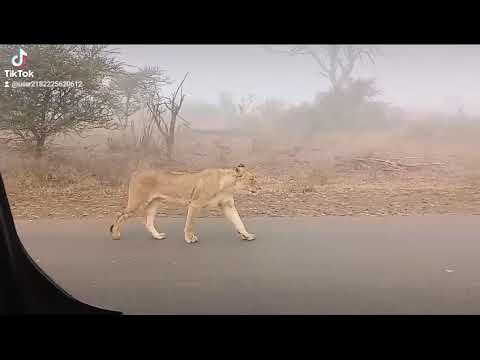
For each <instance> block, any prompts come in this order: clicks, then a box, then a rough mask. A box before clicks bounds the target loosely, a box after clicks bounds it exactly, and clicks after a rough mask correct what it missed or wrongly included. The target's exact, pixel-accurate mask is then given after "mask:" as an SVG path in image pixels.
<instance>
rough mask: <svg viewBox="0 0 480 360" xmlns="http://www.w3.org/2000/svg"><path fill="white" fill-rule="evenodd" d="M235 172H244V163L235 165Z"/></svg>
mask: <svg viewBox="0 0 480 360" xmlns="http://www.w3.org/2000/svg"><path fill="white" fill-rule="evenodd" d="M235 172H236V173H237V175H242V174H243V173H244V172H245V165H243V164H239V165H237V167H236V168H235Z"/></svg>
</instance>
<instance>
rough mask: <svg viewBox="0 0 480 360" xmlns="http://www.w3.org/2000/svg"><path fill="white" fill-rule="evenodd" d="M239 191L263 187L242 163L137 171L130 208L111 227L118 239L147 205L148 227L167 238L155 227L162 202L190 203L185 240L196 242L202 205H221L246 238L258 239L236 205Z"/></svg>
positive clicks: (130, 188) (157, 236)
mask: <svg viewBox="0 0 480 360" xmlns="http://www.w3.org/2000/svg"><path fill="white" fill-rule="evenodd" d="M235 190H240V191H245V190H248V192H249V193H251V194H256V193H257V191H258V190H259V187H258V185H257V182H256V176H255V175H254V174H253V173H251V172H250V171H248V170H247V169H246V167H245V165H243V164H240V165H238V166H237V167H235V168H233V169H205V170H203V171H200V172H197V173H182V172H169V171H164V170H142V171H138V172H136V173H134V174H133V175H132V177H131V179H130V184H129V189H128V205H127V208H126V209H125V210H124V211H123V212H122V213H121V214H120V215H119V216H118V217H117V219H116V221H115V222H114V224H113V225H112V226H111V227H110V232H111V234H112V238H113V239H114V240H118V239H120V227H121V225H122V224H123V223H125V221H126V220H127V219H128V218H130V217H132V216H133V215H134V214H135V213H136V212H137V211H138V210H139V209H140V208H142V207H144V208H145V214H146V219H145V226H146V228H147V229H148V231H150V233H151V234H152V236H153V237H154V238H155V239H159V240H161V239H164V238H165V237H166V234H165V233H159V232H158V231H157V230H156V229H155V226H154V219H155V214H156V211H157V207H158V205H159V203H160V201H168V202H175V203H180V204H182V205H185V206H187V209H188V210H187V219H186V222H185V229H184V232H185V241H186V242H187V243H194V242H197V241H198V237H197V236H196V235H195V233H194V232H193V218H194V216H195V212H196V211H197V210H198V209H200V208H206V207H213V206H219V207H220V208H221V209H222V210H223V213H224V214H225V216H226V218H227V219H229V220H230V221H231V222H232V223H233V225H234V226H235V229H236V230H237V232H238V233H239V234H240V235H241V237H242V239H244V240H254V239H255V235H254V234H251V233H249V232H248V231H247V230H246V229H245V226H244V225H243V222H242V220H241V219H240V216H239V215H238V212H237V209H236V208H235V204H234V200H233V194H234V192H235Z"/></svg>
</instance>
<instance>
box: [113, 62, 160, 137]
mask: <svg viewBox="0 0 480 360" xmlns="http://www.w3.org/2000/svg"><path fill="white" fill-rule="evenodd" d="M168 82H169V80H168V77H167V76H166V75H165V74H164V71H163V70H161V69H160V68H158V67H157V66H145V67H144V68H142V69H138V70H137V71H136V72H122V73H119V74H117V75H116V76H115V77H114V78H113V79H112V88H113V90H114V91H117V92H118V94H119V96H118V98H119V101H118V104H117V117H118V122H119V125H120V128H121V129H126V128H128V126H129V125H130V117H131V116H132V115H133V114H135V113H136V112H137V111H139V110H140V109H141V107H142V103H143V102H144V96H145V90H146V89H148V88H150V87H152V85H154V84H157V85H159V86H160V85H163V84H168Z"/></svg>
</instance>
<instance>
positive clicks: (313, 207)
mask: <svg viewBox="0 0 480 360" xmlns="http://www.w3.org/2000/svg"><path fill="white" fill-rule="evenodd" d="M188 135H189V134H184V135H183V134H182V139H183V141H179V143H178V145H177V146H178V150H177V151H178V153H180V154H182V155H181V156H178V159H179V161H178V162H177V163H174V164H171V163H168V164H167V163H165V162H164V161H163V160H161V158H160V157H159V156H158V153H159V152H160V150H159V149H160V148H158V149H157V150H158V152H157V150H156V149H149V152H148V154H147V155H146V153H145V152H142V151H138V150H136V149H133V150H132V149H131V148H124V149H122V148H121V147H119V146H117V147H115V146H113V145H112V144H113V142H112V141H108V142H107V141H105V137H102V136H100V135H98V136H97V137H96V138H95V137H90V139H89V143H88V144H85V143H82V141H83V140H81V139H67V140H65V141H64V142H63V143H59V144H57V145H56V147H53V148H51V149H50V150H49V152H48V153H46V154H45V155H44V158H43V159H42V160H40V161H37V160H33V159H32V158H31V156H30V155H28V154H23V153H21V152H19V151H18V150H14V149H10V148H7V147H4V148H2V155H1V157H0V160H1V164H0V165H1V169H2V174H3V176H4V179H5V181H6V187H7V193H8V196H9V199H10V202H11V204H10V205H11V207H12V210H13V214H14V217H15V218H16V219H28V220H35V219H41V218H52V219H57V218H58V219H71V218H98V219H101V218H111V217H114V216H115V214H116V213H117V212H119V211H121V210H122V209H123V208H124V207H125V205H126V202H127V186H128V185H127V184H128V177H129V174H130V173H131V172H132V171H133V170H134V169H136V168H139V167H145V166H148V167H163V168H165V167H169V168H174V169H179V168H181V169H192V168H195V169H200V168H205V167H213V166H218V167H224V166H235V165H236V164H237V162H243V163H246V164H247V166H249V167H251V168H253V170H254V171H255V172H256V173H257V175H258V178H259V182H260V185H261V187H262V191H261V192H260V193H259V194H258V195H256V196H251V195H238V197H237V200H236V202H237V208H238V209H239V212H240V213H241V215H242V216H246V217H248V216H324V215H338V216H384V215H410V214H412V215H413V214H416V215H418V214H480V171H479V170H478V169H477V167H478V165H477V164H480V157H479V158H478V159H477V158H476V155H475V154H476V153H477V152H475V151H473V150H472V148H471V146H470V145H468V144H465V142H463V143H462V142H456V143H455V144H453V145H452V142H451V141H450V142H448V143H446V142H445V140H444V141H443V142H441V141H438V140H437V139H435V141H432V140H431V139H415V138H412V137H409V138H405V137H403V138H402V137H398V136H397V137H395V138H393V137H391V136H387V135H381V136H375V137H372V136H370V137H368V136H363V137H360V136H355V135H349V136H347V135H344V136H341V137H339V136H338V135H337V136H335V137H323V138H321V139H314V140H310V143H309V144H308V145H306V144H302V143H301V142H297V143H295V141H294V140H292V141H290V142H289V143H285V142H284V143H283V144H282V145H278V144H276V143H275V142H273V140H272V139H269V140H268V141H267V140H265V139H262V138H254V139H252V138H248V139H247V138H246V137H241V136H238V137H236V138H233V137H230V138H228V141H226V140H225V139H226V137H225V135H221V134H220V135H218V134H217V135H211V136H210V135H208V134H207V135H205V134H202V135H201V136H198V135H192V134H190V137H189V136H188ZM467 155H468V156H467ZM207 215H208V216H220V215H221V213H220V212H219V211H218V210H215V209H213V210H211V211H206V212H205V213H204V214H203V216H207ZM158 216H185V209H184V208H183V207H178V206H175V205H172V204H165V205H164V206H162V207H161V208H159V211H158Z"/></svg>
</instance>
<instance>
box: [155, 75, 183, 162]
mask: <svg viewBox="0 0 480 360" xmlns="http://www.w3.org/2000/svg"><path fill="white" fill-rule="evenodd" d="M187 76H188V73H186V74H185V76H184V78H183V80H182V81H181V82H180V84H179V85H178V86H177V88H176V89H175V90H174V91H173V92H172V93H171V94H170V95H168V96H164V95H162V93H161V90H160V88H159V87H158V86H152V87H150V88H149V89H147V92H148V96H147V101H146V107H147V109H148V112H149V114H150V117H151V119H152V120H153V121H154V123H155V125H156V126H157V128H158V130H159V131H160V133H161V134H162V136H163V137H164V139H165V144H166V147H167V159H168V160H173V150H174V145H175V131H176V129H177V125H178V124H177V120H178V119H180V120H181V121H182V123H183V124H184V125H186V126H189V125H190V124H189V122H188V121H187V120H185V119H184V118H183V117H182V116H181V115H180V110H181V109H182V105H183V101H184V99H185V96H186V95H185V94H184V93H183V83H184V82H185V79H186V78H187ZM165 113H169V114H170V117H169V119H166V117H165Z"/></svg>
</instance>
